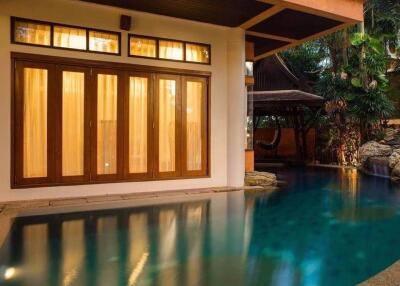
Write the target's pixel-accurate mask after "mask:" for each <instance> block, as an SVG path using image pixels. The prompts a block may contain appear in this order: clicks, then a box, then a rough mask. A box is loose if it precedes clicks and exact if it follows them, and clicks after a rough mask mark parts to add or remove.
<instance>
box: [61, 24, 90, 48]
mask: <svg viewBox="0 0 400 286" xmlns="http://www.w3.org/2000/svg"><path fill="white" fill-rule="evenodd" d="M54 46H55V47H62V48H70V49H80V50H86V30H85V29H77V28H70V27H63V26H54Z"/></svg>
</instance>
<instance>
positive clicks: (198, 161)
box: [182, 77, 208, 176]
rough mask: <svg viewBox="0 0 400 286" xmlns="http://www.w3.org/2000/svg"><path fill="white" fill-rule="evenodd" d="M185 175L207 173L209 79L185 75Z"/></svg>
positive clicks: (183, 116)
mask: <svg viewBox="0 0 400 286" xmlns="http://www.w3.org/2000/svg"><path fill="white" fill-rule="evenodd" d="M182 92H183V95H182V134H183V136H182V144H183V146H182V147H183V148H182V150H184V151H183V159H182V162H183V175H184V176H205V175H206V174H207V164H208V162H207V161H208V158H207V154H208V152H207V148H208V146H207V145H208V144H207V133H208V132H207V131H208V124H207V122H208V120H207V107H208V102H207V80H206V79H205V78H199V77H184V78H183V81H182Z"/></svg>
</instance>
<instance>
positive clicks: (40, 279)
mask: <svg viewBox="0 0 400 286" xmlns="http://www.w3.org/2000/svg"><path fill="white" fill-rule="evenodd" d="M279 176H280V177H281V179H284V180H286V181H287V182H288V184H287V185H286V186H285V187H283V188H282V189H281V190H278V191H276V192H273V193H263V192H253V193H252V192H243V191H238V192H231V193H218V194H212V195H201V198H202V199H198V200H196V201H188V202H182V203H173V204H165V205H157V206H148V207H137V208H125V209H115V210H103V211H90V212H80V213H72V214H60V215H50V216H36V217H25V218H18V219H17V220H16V221H15V223H14V226H13V228H12V232H11V235H10V237H9V239H7V240H6V243H5V245H4V246H3V247H2V248H1V250H0V277H3V280H1V278H0V285H7V286H9V285H13V286H28V285H29V286H32V285H33V286H34V285H39V286H46V285H49V286H56V285H63V286H67V285H68V286H80V285H89V286H100V285H107V286H108V285H121V286H122V285H125V286H126V285H128V286H133V285H138V286H142V285H157V286H158V285H161V286H181V285H182V286H186V285H189V286H192V285H193V286H201V285H207V286H208V285H210V286H214V285H218V286H219V285H230V286H236V285H274V286H275V285H278V286H279V285H284V286H290V285H306V286H308V285H315V286H318V285H323V286H330V285H335V286H336V285H341V286H342V285H354V284H356V283H358V282H361V281H363V280H364V279H366V278H368V277H369V276H371V275H373V274H375V273H376V272H378V271H380V270H382V269H383V268H385V267H387V266H388V265H390V264H391V263H393V262H394V261H395V260H397V259H399V258H400V249H398V248H394V247H392V246H393V245H397V244H400V207H399V202H400V201H399V193H400V192H398V187H395V186H394V185H391V183H390V182H389V183H388V181H385V180H382V179H375V178H370V177H365V176H360V175H359V174H357V173H356V172H354V171H352V170H324V171H321V170H312V169H311V170H307V172H304V171H299V170H298V169H291V170H285V171H282V173H279ZM192 199H195V198H192ZM372 246H373V247H372ZM6 269H15V271H14V273H12V275H11V274H9V275H10V277H9V278H8V279H4V278H5V271H6ZM2 271H3V272H2ZM9 273H11V272H10V271H9ZM1 275H3V276H1Z"/></svg>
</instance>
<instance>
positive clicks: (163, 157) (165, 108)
mask: <svg viewBox="0 0 400 286" xmlns="http://www.w3.org/2000/svg"><path fill="white" fill-rule="evenodd" d="M158 97H159V99H158V100H159V110H158V112H159V123H158V124H159V134H158V140H159V141H158V153H159V158H158V160H159V166H158V168H159V171H160V172H173V171H175V105H176V81H175V80H166V79H160V81H159V95H158Z"/></svg>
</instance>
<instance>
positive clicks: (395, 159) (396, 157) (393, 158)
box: [389, 149, 400, 169]
mask: <svg viewBox="0 0 400 286" xmlns="http://www.w3.org/2000/svg"><path fill="white" fill-rule="evenodd" d="M399 162H400V149H394V150H393V153H392V155H390V157H389V168H392V169H394V167H396V165H397V163H399Z"/></svg>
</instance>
